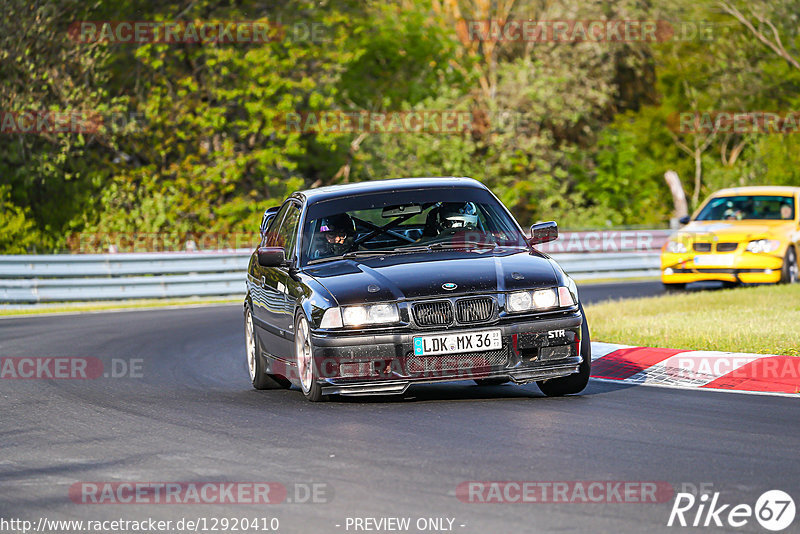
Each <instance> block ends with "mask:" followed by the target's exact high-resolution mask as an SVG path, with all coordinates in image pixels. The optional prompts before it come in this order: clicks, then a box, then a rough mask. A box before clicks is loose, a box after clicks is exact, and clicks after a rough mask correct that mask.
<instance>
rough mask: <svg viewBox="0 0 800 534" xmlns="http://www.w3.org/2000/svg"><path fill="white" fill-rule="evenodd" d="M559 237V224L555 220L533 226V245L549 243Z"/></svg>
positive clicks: (531, 242) (531, 241)
mask: <svg viewBox="0 0 800 534" xmlns="http://www.w3.org/2000/svg"><path fill="white" fill-rule="evenodd" d="M556 239H558V225H557V224H556V223H555V222H553V221H548V222H543V223H537V224H534V225H533V226H531V239H530V241H529V243H530V244H531V245H539V244H541V243H549V242H550V241H555V240H556Z"/></svg>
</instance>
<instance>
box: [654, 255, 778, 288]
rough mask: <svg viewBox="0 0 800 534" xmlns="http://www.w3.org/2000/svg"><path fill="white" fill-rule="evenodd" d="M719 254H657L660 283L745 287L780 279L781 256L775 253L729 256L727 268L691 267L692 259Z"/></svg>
mask: <svg viewBox="0 0 800 534" xmlns="http://www.w3.org/2000/svg"><path fill="white" fill-rule="evenodd" d="M721 255H723V254H712V253H705V254H698V253H686V254H670V253H667V252H664V253H662V254H661V281H662V282H663V283H665V284H688V283H692V282H704V281H722V282H741V283H745V284H774V283H777V282H779V281H780V279H781V268H782V267H783V257H782V256H779V255H777V254H752V253H750V252H737V253H734V254H732V261H731V262H730V265H724V266H723V265H720V266H712V265H695V262H694V260H695V257H697V256H702V257H715V256H716V257H719V256H721Z"/></svg>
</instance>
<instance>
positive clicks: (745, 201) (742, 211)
mask: <svg viewBox="0 0 800 534" xmlns="http://www.w3.org/2000/svg"><path fill="white" fill-rule="evenodd" d="M794 213H795V205H794V198H792V197H785V196H774V195H770V196H767V195H746V196H745V195H742V196H732V197H718V198H712V199H711V200H710V201H709V202H708V204H706V205H705V207H704V208H703V209H702V211H701V212H700V214H699V215H698V216H697V218H696V220H698V221H742V220H793V219H794Z"/></svg>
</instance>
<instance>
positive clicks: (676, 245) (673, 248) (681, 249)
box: [666, 241, 687, 254]
mask: <svg viewBox="0 0 800 534" xmlns="http://www.w3.org/2000/svg"><path fill="white" fill-rule="evenodd" d="M666 250H667V252H669V253H671V254H683V253H685V252H687V250H686V245H685V244H684V243H681V242H680V241H667V247H666Z"/></svg>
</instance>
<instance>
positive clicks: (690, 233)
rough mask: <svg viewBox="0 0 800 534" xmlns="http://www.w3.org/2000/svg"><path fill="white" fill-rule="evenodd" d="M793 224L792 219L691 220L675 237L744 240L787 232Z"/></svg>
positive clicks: (705, 239)
mask: <svg viewBox="0 0 800 534" xmlns="http://www.w3.org/2000/svg"><path fill="white" fill-rule="evenodd" d="M793 224H794V223H793V222H792V221H773V220H764V221H754V220H750V221H692V222H691V223H689V224H687V225H686V226H684V227H683V228H681V229H680V230H679V231H678V232H676V233H675V237H689V238H691V239H693V240H699V241H708V240H713V239H714V237H716V238H717V240H718V241H746V240H748V239H751V238H752V239H757V238H759V237H768V236H770V235H772V234H775V233H786V232H789V231H791V228H792V226H793Z"/></svg>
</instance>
